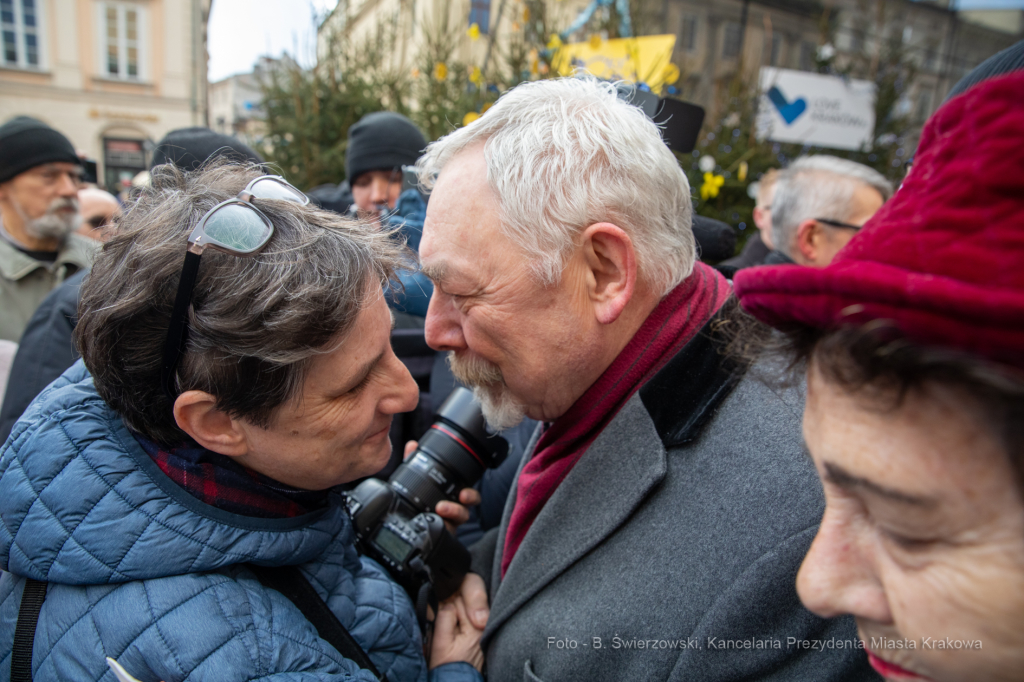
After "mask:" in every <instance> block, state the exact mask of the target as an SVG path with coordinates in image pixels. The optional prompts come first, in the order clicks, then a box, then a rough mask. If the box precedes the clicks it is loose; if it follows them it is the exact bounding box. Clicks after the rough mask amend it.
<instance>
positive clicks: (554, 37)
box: [548, 33, 562, 50]
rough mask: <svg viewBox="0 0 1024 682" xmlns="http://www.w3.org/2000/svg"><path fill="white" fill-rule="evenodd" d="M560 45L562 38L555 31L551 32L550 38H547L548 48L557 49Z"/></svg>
mask: <svg viewBox="0 0 1024 682" xmlns="http://www.w3.org/2000/svg"><path fill="white" fill-rule="evenodd" d="M561 46H562V38H561V37H560V36H559V35H558V34H557V33H552V34H551V38H550V39H549V40H548V49H549V50H557V49H558V48H560V47H561Z"/></svg>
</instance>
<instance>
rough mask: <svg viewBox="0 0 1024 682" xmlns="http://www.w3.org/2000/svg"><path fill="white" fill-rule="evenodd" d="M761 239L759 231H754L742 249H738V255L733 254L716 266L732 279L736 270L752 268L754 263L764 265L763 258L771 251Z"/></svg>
mask: <svg viewBox="0 0 1024 682" xmlns="http://www.w3.org/2000/svg"><path fill="white" fill-rule="evenodd" d="M771 251H772V250H771V249H769V248H768V247H767V246H766V245H765V243H764V242H763V241H761V232H760V231H758V232H755V233H754V234H752V235H750V238H749V239H747V243H746V244H744V245H743V250H742V251H740V253H739V255H738V256H733V257H732V258H729V259H727V260H724V261H722V262H721V263H719V264H718V265H717V266H716V267H717V268H718V271H719V272H721V273H722V274H723V275H725V276H726V277H728V278H730V279H732V276H733V274H735V273H736V271H737V270H742V269H743V268H752V267H754V266H756V265H764V259H765V258H767V257H768V254H769V253H771Z"/></svg>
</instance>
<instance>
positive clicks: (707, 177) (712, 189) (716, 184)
mask: <svg viewBox="0 0 1024 682" xmlns="http://www.w3.org/2000/svg"><path fill="white" fill-rule="evenodd" d="M724 184H725V178H724V177H722V176H721V175H715V174H714V173H705V174H704V184H703V185H701V186H700V198H701V199H703V200H704V201H707V200H708V199H714V198H715V197H717V196H718V190H719V189H721V187H722V185H724Z"/></svg>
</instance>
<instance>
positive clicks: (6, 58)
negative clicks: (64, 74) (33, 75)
mask: <svg viewBox="0 0 1024 682" xmlns="http://www.w3.org/2000/svg"><path fill="white" fill-rule="evenodd" d="M39 24H40V21H39V0H0V25H2V28H0V30H2V32H3V65H4V66H14V67H22V68H32V69H38V68H40V66H42V63H41V56H40V52H41V51H40V49H39V36H40V33H41V31H40V30H39Z"/></svg>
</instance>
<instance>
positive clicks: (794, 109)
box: [768, 85, 807, 125]
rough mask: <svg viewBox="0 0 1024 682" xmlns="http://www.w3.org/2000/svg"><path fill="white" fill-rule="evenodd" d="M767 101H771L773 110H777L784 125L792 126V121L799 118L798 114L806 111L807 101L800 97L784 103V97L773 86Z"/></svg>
mask: <svg viewBox="0 0 1024 682" xmlns="http://www.w3.org/2000/svg"><path fill="white" fill-rule="evenodd" d="M768 99H770V100H771V102H772V104H774V105H775V108H776V109H778V110H779V114H780V115H781V116H782V119H783V120H784V121H785V122H786V125H792V123H793V121H795V120H797V119H798V118H800V114H802V113H804V112H805V111H807V100H805V99H804V98H803V97H800V98H798V99H796V100H794V101H792V102H788V101H786V96H785V95H783V94H782V91H781V90H779V88H778V87H777V86H775V85H773V86H772V88H771V90H769V91H768Z"/></svg>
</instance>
